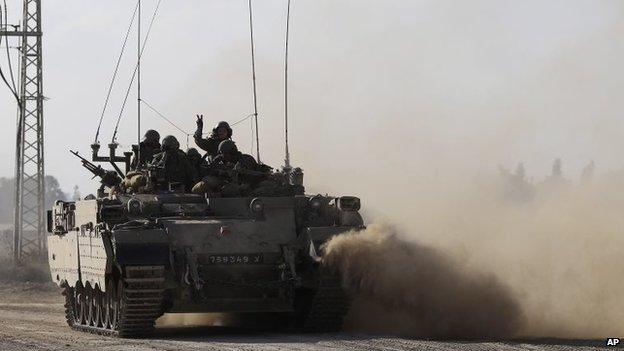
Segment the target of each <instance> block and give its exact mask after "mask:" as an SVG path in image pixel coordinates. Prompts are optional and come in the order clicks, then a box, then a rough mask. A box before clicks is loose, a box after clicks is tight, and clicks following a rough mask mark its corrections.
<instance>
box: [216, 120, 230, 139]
mask: <svg viewBox="0 0 624 351" xmlns="http://www.w3.org/2000/svg"><path fill="white" fill-rule="evenodd" d="M219 128H225V129H226V130H227V137H228V139H229V138H231V137H232V127H230V124H229V123H228V122H226V121H221V122H219V123H218V124H217V125H216V126H215V127H214V128H213V129H212V130H213V131H214V132H216V131H217V130H218V129H219Z"/></svg>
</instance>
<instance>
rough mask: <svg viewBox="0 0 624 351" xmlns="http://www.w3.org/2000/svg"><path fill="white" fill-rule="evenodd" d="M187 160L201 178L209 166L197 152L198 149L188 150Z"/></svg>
mask: <svg viewBox="0 0 624 351" xmlns="http://www.w3.org/2000/svg"><path fill="white" fill-rule="evenodd" d="M186 158H187V159H188V161H189V162H190V163H191V166H193V168H195V170H196V171H197V174H199V176H200V177H201V176H202V175H203V173H205V171H206V167H207V166H208V164H207V163H206V161H205V160H204V159H203V158H202V155H201V154H200V153H199V151H197V149H195V148H190V149H188V150H187V151H186Z"/></svg>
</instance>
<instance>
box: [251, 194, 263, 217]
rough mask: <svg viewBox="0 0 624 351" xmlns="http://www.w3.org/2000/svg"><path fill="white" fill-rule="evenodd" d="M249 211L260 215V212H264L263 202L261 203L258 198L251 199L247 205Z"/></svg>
mask: <svg viewBox="0 0 624 351" xmlns="http://www.w3.org/2000/svg"><path fill="white" fill-rule="evenodd" d="M249 209H250V210H251V212H253V213H256V214H259V213H262V211H264V202H262V200H261V199H258V198H256V199H253V200H251V203H250V204H249Z"/></svg>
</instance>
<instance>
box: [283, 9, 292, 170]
mask: <svg viewBox="0 0 624 351" xmlns="http://www.w3.org/2000/svg"><path fill="white" fill-rule="evenodd" d="M289 34H290V0H288V8H287V10H286V50H285V54H284V141H285V157H284V169H285V170H286V171H290V169H291V167H290V151H289V150H288V39H289Z"/></svg>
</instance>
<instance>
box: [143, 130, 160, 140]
mask: <svg viewBox="0 0 624 351" xmlns="http://www.w3.org/2000/svg"><path fill="white" fill-rule="evenodd" d="M143 140H145V141H150V142H153V143H157V142H159V141H160V133H158V132H157V131H155V130H153V129H150V130H148V131H147V132H145V135H144V136H143Z"/></svg>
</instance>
